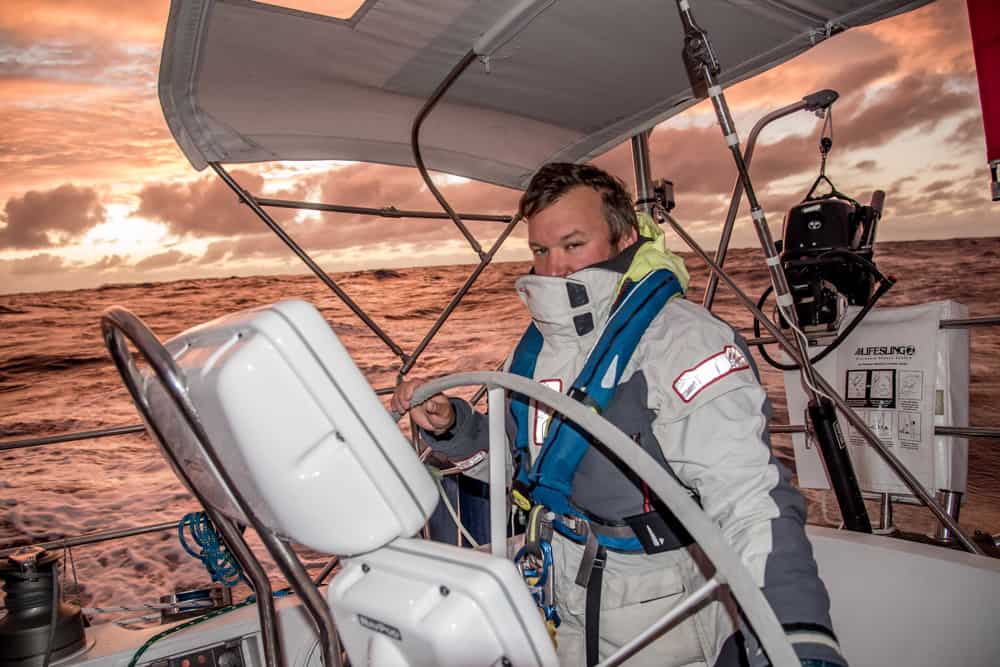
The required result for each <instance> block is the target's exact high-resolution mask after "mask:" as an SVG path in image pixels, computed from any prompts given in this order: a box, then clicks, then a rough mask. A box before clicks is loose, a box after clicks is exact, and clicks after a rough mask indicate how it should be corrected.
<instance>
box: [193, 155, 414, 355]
mask: <svg viewBox="0 0 1000 667" xmlns="http://www.w3.org/2000/svg"><path fill="white" fill-rule="evenodd" d="M209 166H210V167H212V169H213V170H214V171H215V173H216V174H218V175H219V178H221V179H222V180H223V181H224V182H225V184H226V185H228V186H229V187H230V188H231V189H232V190H233V192H235V193H236V195H237V196H238V197H239V198H240V201H242V202H243V203H244V204H246V205H247V206H249V207H250V209H251V210H252V211H253V212H254V213H256V214H257V217H258V218H260V219H261V220H263V221H264V223H265V224H266V225H267V226H268V227H270V229H271V231H272V232H274V233H275V234H277V235H278V238H280V239H281V240H282V241H283V242H284V243H285V245H287V246H288V247H289V248H291V250H292V252H294V253H295V254H296V255H298V258H299V259H301V260H302V261H303V262H304V263H305V265H306V266H308V267H309V269H310V270H312V272H313V273H314V274H316V277H317V278H319V279H320V280H322V281H323V284H324V285H326V286H327V287H329V288H330V289H331V290H332V291H333V293H334V294H336V295H337V297H339V298H340V300H341V301H343V302H344V304H345V305H346V306H347V307H348V308H350V309H351V311H352V312H353V313H354V314H355V315H357V316H358V317H359V318H361V321H362V322H364V323H365V324H366V325H368V328H369V329H371V330H372V332H373V333H374V334H375V335H376V336H378V337H379V338H381V339H382V342H383V343H385V344H386V345H387V346H388V347H389V349H390V350H392V352H393V354H395V355H396V356H397V357H399V358H400V359H402V360H403V361H406V359H407V357H406V354H405V353H404V352H403V350H402V348H400V347H399V346H398V345H396V343H395V341H393V340H392V338H390V337H389V334H387V333H385V332H384V331H382V329H381V327H379V325H377V324H376V323H375V322H374V321H373V320H372V319H371V318H370V317H368V314H367V313H365V311H364V309H363V308H361V306H359V305H358V304H356V303H354V301H353V300H352V299H351V297H349V296H348V295H347V293H346V292H345V291H344V290H342V289H341V288H340V285H338V284H337V283H336V282H334V280H333V278H331V277H330V276H328V275H327V273H326V271H324V270H323V269H322V268H321V267H320V265H319V264H317V263H316V262H315V261H313V258H312V257H310V256H309V254H308V253H307V252H306V251H305V250H303V249H302V247H301V246H300V245H299V244H298V243H296V242H295V240H294V239H293V238H292V237H291V236H289V235H288V233H287V232H286V231H285V230H284V229H282V227H281V225H279V224H278V223H277V222H276V221H275V220H274V218H272V217H271V216H270V215H268V213H267V211H265V210H264V209H263V208H262V207H261V205H260V204H259V203H257V200H256V198H255V197H254V196H253V195H252V194H250V193H249V192H247V191H246V190H244V189H243V187H242V186H241V185H240V184H239V183H237V182H236V180H235V179H234V178H233V177H232V176H231V175H230V174H229V172H228V171H226V170H225V168H224V167H223V166H222V165H221V164H219V163H218V162H210V163H209Z"/></svg>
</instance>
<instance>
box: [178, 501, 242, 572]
mask: <svg viewBox="0 0 1000 667" xmlns="http://www.w3.org/2000/svg"><path fill="white" fill-rule="evenodd" d="M185 528H187V530H188V531H189V532H190V533H191V539H192V540H194V542H195V544H196V545H197V546H198V547H200V548H201V549H200V551H198V552H196V551H195V550H194V549H192V548H191V546H190V545H189V544H188V541H187V540H186V539H185V538H184V529H185ZM177 535H178V537H179V538H180V541H181V546H182V547H184V551H186V552H188V553H189V554H191V555H192V556H194V557H195V558H197V559H198V560H200V561H201V563H202V565H204V566H205V569H206V570H208V573H209V574H210V575H211V576H212V581H218V582H219V583H221V584H223V585H224V586H227V587H230V588H231V587H233V586H235V585H236V584H238V583H240V582H243V581H245V580H244V578H243V568H241V567H240V564H239V563H237V562H236V560H235V559H234V558H233V555H232V554H231V553H230V552H229V550H228V549H227V548H226V545H225V544H224V543H223V542H222V538H221V537H220V536H219V533H218V531H216V529H215V526H213V525H212V522H211V520H210V519H209V518H208V516H207V515H206V514H205V513H204V512H191V513H190V514H185V515H184V518H183V519H181V521H180V523H179V524H178V525H177Z"/></svg>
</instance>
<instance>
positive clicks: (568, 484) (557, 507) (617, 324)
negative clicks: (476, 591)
mask: <svg viewBox="0 0 1000 667" xmlns="http://www.w3.org/2000/svg"><path fill="white" fill-rule="evenodd" d="M682 292H683V290H682V288H681V285H680V282H679V281H678V280H677V278H676V277H675V276H674V274H673V273H671V272H670V271H667V270H666V269H660V270H657V271H653V272H651V273H649V274H647V275H646V276H645V277H643V278H642V280H640V281H639V282H637V283H634V284H632V285H631V286H629V287H627V288H626V290H625V291H623V293H622V295H621V296H619V298H618V303H617V304H616V306H615V308H614V310H613V312H612V314H611V316H610V318H609V320H608V323H607V325H606V326H605V327H604V331H603V332H602V333H601V336H600V338H599V339H598V341H597V343H596V344H595V345H594V347H593V349H591V351H590V354H589V355H588V357H587V361H586V363H585V364H584V366H583V370H581V371H580V375H579V376H578V377H577V378H576V380H575V381H574V382H573V385H572V386H571V387H570V389H569V391H568V392H567V393H568V395H569V396H570V397H571V398H574V399H576V400H578V401H580V402H581V403H584V404H585V405H589V406H591V407H592V408H594V409H595V410H596V411H597V412H598V413H602V412H604V410H605V409H607V407H608V405H609V404H610V403H611V399H612V398H613V397H614V395H615V391H616V390H617V388H618V383H619V382H620V381H621V376H622V373H623V372H624V371H625V367H626V366H627V365H628V362H629V360H630V359H631V358H632V354H633V353H634V352H635V348H636V346H638V344H639V339H640V338H642V335H643V334H644V333H645V331H646V329H647V328H648V327H649V324H650V322H652V321H653V318H654V317H656V315H657V314H658V313H659V312H660V310H661V309H662V308H663V306H664V305H665V304H666V303H667V302H668V301H669V300H670V299H671V298H672V297H673V296H675V295H677V294H680V293H682ZM541 349H542V334H541V332H540V331H539V330H538V328H537V327H535V325H534V324H533V323H532V324H531V325H529V326H528V329H527V331H525V332H524V335H523V336H522V337H521V340H520V342H519V343H518V344H517V347H516V348H515V350H514V356H513V358H512V360H511V365H510V372H511V373H516V374H517V375H521V376H523V377H526V378H528V379H533V378H534V373H535V364H536V362H537V361H538V354H539V352H540V351H541ZM611 378H613V382H609V381H608V380H609V379H611ZM528 408H529V404H528V399H527V398H526V397H525V396H524V395H522V394H513V395H512V396H511V402H510V411H511V416H512V417H513V419H514V424H515V426H516V429H517V436H516V441H515V456H516V459H517V473H516V476H515V479H516V481H517V483H518V486H520V487H522V488H526V489H527V490H528V491H529V492H530V495H531V500H532V501H533V502H534V503H536V504H542V505H545V506H546V507H548V508H549V509H551V510H552V511H553V512H555V513H556V514H557V515H558V514H562V515H570V516H576V517H580V518H581V519H586V520H589V519H588V518H587V517H586V516H585V514H584V513H583V512H582V511H580V510H579V509H578V508H576V507H575V506H574V505H573V504H572V503H571V502H570V495H571V494H572V491H573V478H574V476H575V475H576V470H577V468H578V467H579V465H580V461H582V460H583V456H584V454H586V453H587V449H588V448H589V447H590V438H589V437H588V436H587V435H586V434H584V433H582V432H581V431H579V430H577V428H576V427H575V425H574V424H573V423H572V422H567V421H565V420H564V419H562V417H561V415H555V416H553V418H552V420H551V422H550V423H549V426H548V432H547V433H546V435H545V440H544V442H543V443H542V448H541V451H540V452H539V454H538V456H537V457H536V458H535V461H534V462H533V463H532V461H531V453H530V451H529V442H530V441H529V438H530V437H531V436H530V433H531V429H530V428H529V424H528ZM554 527H555V528H556V530H558V531H559V532H560V533H562V534H563V535H565V536H566V537H569V538H570V539H573V540H575V541H581V540H582V539H583V538H581V537H580V536H579V535H578V534H577V533H575V532H574V531H571V530H569V529H568V528H567V527H566V526H565V525H563V524H562V522H560V521H559V520H557V521H556V522H555V524H554ZM597 540H598V542H599V543H601V544H602V545H604V546H606V547H610V548H612V549H617V550H620V551H642V544H641V543H640V542H639V540H638V539H637V538H635V537H630V538H624V537H609V536H605V535H597Z"/></svg>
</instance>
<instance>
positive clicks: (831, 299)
mask: <svg viewBox="0 0 1000 667" xmlns="http://www.w3.org/2000/svg"><path fill="white" fill-rule="evenodd" d="M884 202H885V193H884V192H883V191H881V190H876V191H875V192H874V193H873V194H872V200H871V204H869V205H868V206H862V205H861V204H859V203H858V202H856V201H854V200H853V199H850V198H849V197H845V196H844V195H841V194H840V193H839V192H837V191H836V190H834V191H833V192H832V193H830V194H829V195H826V196H824V197H811V196H807V197H806V199H805V200H803V202H802V203H801V204H798V205H797V206H793V207H792V208H791V210H789V211H788V215H787V216H786V217H785V228H784V238H783V240H782V252H781V265H782V267H783V268H784V269H785V275H786V276H787V277H788V284H789V289H790V290H791V293H792V298H793V299H794V302H795V312H796V315H798V320H799V324H800V325H801V326H802V328H803V330H804V331H807V332H809V331H835V330H836V329H837V327H838V326H839V325H840V321H841V319H842V318H843V316H844V312H845V310H846V307H847V306H848V305H852V306H866V305H867V304H868V302H869V301H870V300H871V298H872V295H873V294H874V292H875V286H876V284H877V283H878V282H879V281H880V277H881V274H880V273H879V272H878V270H877V269H876V268H875V264H874V262H873V261H872V260H873V254H874V248H873V246H874V243H875V229H876V227H877V225H878V221H879V219H880V218H881V217H882V207H883V204H884Z"/></svg>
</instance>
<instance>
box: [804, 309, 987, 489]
mask: <svg viewBox="0 0 1000 667" xmlns="http://www.w3.org/2000/svg"><path fill="white" fill-rule="evenodd" d="M855 312H857V309H856V308H852V309H851V310H850V311H849V312H848V314H847V317H845V323H846V322H847V321H849V320H850V318H851V317H853V315H854V313H855ZM966 312H967V311H966V309H965V308H964V306H962V305H961V304H958V303H956V302H954V301H945V302H934V303H927V304H919V305H915V306H905V307H899V308H879V309H875V310H873V311H872V312H870V313H869V314H868V316H867V317H866V318H865V321H864V322H862V323H861V325H860V326H858V328H857V329H855V330H854V331H853V332H852V333H851V335H850V336H848V337H847V338H846V339H845V340H844V341H843V343H841V345H840V346H839V347H838V348H837V349H836V350H835V351H834V352H833V353H831V354H830V355H828V356H827V358H825V359H823V360H822V361H821V362H820V363H819V364H817V365H816V370H817V371H818V372H819V373H821V374H822V375H823V377H825V378H826V379H827V381H828V382H829V383H830V384H831V385H832V386H833V387H835V388H836V389H837V391H838V392H839V393H840V395H841V396H842V397H843V398H844V400H845V402H846V403H847V405H848V406H849V407H851V408H852V409H853V410H854V412H855V413H856V414H857V415H858V416H859V417H860V418H861V419H862V420H863V421H864V423H865V424H866V425H867V426H868V428H869V429H870V430H871V431H872V432H873V433H874V434H875V435H876V436H877V437H878V439H879V441H880V442H881V443H882V444H883V445H884V446H885V447H886V448H887V449H888V450H889V451H890V452H891V453H892V454H893V455H894V456H895V457H896V458H897V459H899V460H900V462H902V463H903V465H905V466H906V467H907V469H909V471H910V472H911V473H912V474H913V475H914V476H915V477H916V478H917V479H918V480H919V481H920V483H921V484H923V485H924V487H925V488H926V489H927V490H928V491H930V492H931V493H934V492H935V491H937V490H938V489H942V488H947V489H952V490H958V491H964V489H965V470H966V462H967V443H966V441H965V440H964V439H962V438H953V437H947V438H945V437H938V436H935V434H934V426H935V424H953V425H965V424H966V423H967V421H966V420H967V416H968V334H967V332H965V331H957V330H942V329H941V328H940V321H941V320H942V319H945V318H949V317H962V316H964V315H965V313H966ZM820 349H821V348H813V349H812V356H815V355H816V354H817V353H818V352H819V350H820ZM785 389H786V395H787V397H788V410H789V420H790V422H791V423H798V424H802V423H804V414H805V409H806V402H807V396H806V394H805V392H804V391H803V390H802V386H801V382H800V379H799V377H798V373H797V372H786V373H785ZM838 419H839V422H840V426H841V430H842V432H843V434H844V439H845V441H846V443H847V448H848V452H849V453H850V455H851V460H852V462H853V464H854V469H855V474H856V475H857V478H858V483H859V484H860V486H861V488H862V489H863V490H865V491H874V492H880V493H898V494H909V493H910V491H909V490H908V489H907V488H906V486H905V485H904V484H903V482H902V481H901V480H900V479H899V477H898V476H897V475H896V474H895V473H894V472H893V471H892V469H891V468H890V467H889V465H888V464H887V463H886V462H885V461H884V459H883V458H882V456H881V455H880V454H879V453H878V452H877V451H876V450H875V448H874V447H871V446H869V444H868V442H867V441H866V440H865V438H864V436H863V434H862V432H861V431H860V430H859V429H857V428H855V427H854V426H853V425H852V424H850V423H849V422H848V420H847V419H846V418H845V416H844V415H843V414H841V413H838ZM793 443H794V447H795V461H796V468H797V472H798V477H799V484H800V486H802V487H806V488H829V481H828V477H827V475H826V471H825V470H824V468H823V463H822V461H821V460H820V457H819V455H818V450H817V447H816V443H815V442H813V441H812V439H811V438H807V437H805V436H802V435H796V436H794V438H793Z"/></svg>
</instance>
